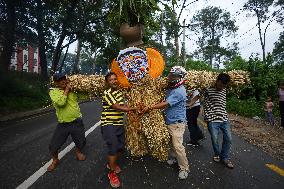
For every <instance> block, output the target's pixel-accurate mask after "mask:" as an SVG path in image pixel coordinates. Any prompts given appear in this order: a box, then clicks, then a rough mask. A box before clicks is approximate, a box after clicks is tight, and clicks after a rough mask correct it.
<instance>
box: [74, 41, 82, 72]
mask: <svg viewBox="0 0 284 189" xmlns="http://www.w3.org/2000/svg"><path fill="white" fill-rule="evenodd" d="M80 55H81V40H80V39H78V43H77V54H76V59H75V63H74V65H73V73H75V74H77V73H79V64H80Z"/></svg>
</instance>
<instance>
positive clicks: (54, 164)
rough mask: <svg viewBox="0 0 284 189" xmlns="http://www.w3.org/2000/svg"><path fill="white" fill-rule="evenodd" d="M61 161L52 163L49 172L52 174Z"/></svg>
mask: <svg viewBox="0 0 284 189" xmlns="http://www.w3.org/2000/svg"><path fill="white" fill-rule="evenodd" d="M58 163H59V160H58V159H57V160H53V161H52V163H51V164H50V165H49V166H48V168H47V171H49V172H51V171H54V169H55V168H56V167H57V165H58Z"/></svg>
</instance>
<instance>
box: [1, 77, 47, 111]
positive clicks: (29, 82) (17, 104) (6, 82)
mask: <svg viewBox="0 0 284 189" xmlns="http://www.w3.org/2000/svg"><path fill="white" fill-rule="evenodd" d="M0 80H1V83H0V91H1V96H0V107H1V108H0V113H1V114H6V113H11V112H17V111H25V110H32V109H36V108H41V107H44V106H47V105H49V104H50V100H49V96H48V92H47V85H46V83H45V81H44V80H43V79H42V78H41V77H40V76H39V75H37V74H31V73H24V72H9V74H8V75H7V74H6V75H5V77H4V75H3V74H1V76H0Z"/></svg>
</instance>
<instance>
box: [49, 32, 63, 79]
mask: <svg viewBox="0 0 284 189" xmlns="http://www.w3.org/2000/svg"><path fill="white" fill-rule="evenodd" d="M65 36H66V35H65V32H62V34H61V35H60V38H59V40H58V42H57V45H56V48H55V51H54V54H53V60H52V66H51V70H50V71H51V75H53V74H54V73H55V71H56V69H57V66H58V62H59V60H60V56H61V52H62V49H61V46H62V44H63V41H64V39H65Z"/></svg>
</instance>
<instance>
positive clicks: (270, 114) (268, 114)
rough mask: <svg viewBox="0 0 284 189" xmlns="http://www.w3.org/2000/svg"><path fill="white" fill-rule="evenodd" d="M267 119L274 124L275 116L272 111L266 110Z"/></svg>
mask: <svg viewBox="0 0 284 189" xmlns="http://www.w3.org/2000/svg"><path fill="white" fill-rule="evenodd" d="M266 119H267V121H268V122H269V123H270V125H272V126H274V116H273V113H272V112H266Z"/></svg>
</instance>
